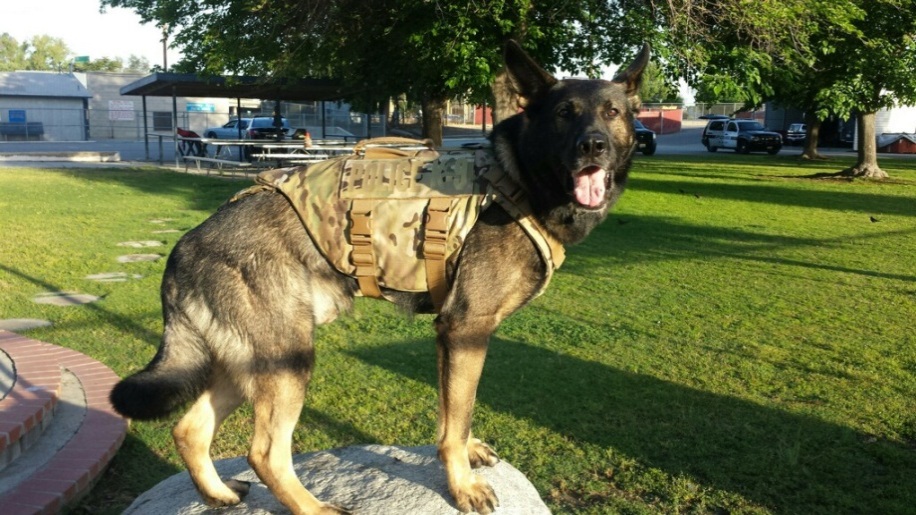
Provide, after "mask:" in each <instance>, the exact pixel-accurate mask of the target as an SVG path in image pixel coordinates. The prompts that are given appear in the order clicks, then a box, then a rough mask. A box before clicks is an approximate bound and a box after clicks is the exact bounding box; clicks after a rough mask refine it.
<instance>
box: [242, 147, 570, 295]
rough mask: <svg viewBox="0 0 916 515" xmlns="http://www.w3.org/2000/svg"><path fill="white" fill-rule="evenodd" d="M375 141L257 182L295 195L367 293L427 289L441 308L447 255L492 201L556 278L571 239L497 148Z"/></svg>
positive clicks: (309, 225)
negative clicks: (553, 232) (549, 224)
mask: <svg viewBox="0 0 916 515" xmlns="http://www.w3.org/2000/svg"><path fill="white" fill-rule="evenodd" d="M376 141H377V140H368V141H367V142H362V143H360V144H359V145H357V148H358V149H359V150H358V151H357V153H356V154H354V155H348V156H342V157H338V158H334V159H329V160H327V161H322V162H319V163H315V164H312V165H309V166H308V167H296V168H281V169H277V170H269V171H266V172H263V173H261V174H259V175H258V177H257V179H256V181H257V183H258V184H260V185H261V186H256V187H254V190H257V189H263V188H265V187H266V188H271V189H276V190H278V191H280V192H281V193H282V194H283V195H284V196H285V197H286V198H287V199H289V201H290V203H291V204H292V206H293V207H294V208H295V210H296V212H297V213H298V215H299V218H300V219H301V220H302V223H303V225H304V226H305V229H306V230H307V231H308V234H309V236H311V238H312V240H313V241H314V242H315V244H316V246H317V247H318V248H319V249H320V251H321V253H322V254H323V255H324V256H325V257H326V258H327V260H328V261H329V262H330V263H331V264H332V265H334V267H335V268H337V270H339V271H340V272H342V273H344V274H347V275H350V276H352V277H355V278H356V279H357V281H358V282H359V287H360V290H361V292H362V294H363V295H365V296H369V297H381V296H382V293H381V288H388V289H392V290H399V291H408V292H424V291H428V292H430V295H431V297H432V300H433V304H434V306H435V308H436V311H438V310H439V308H441V305H442V302H443V301H444V300H445V296H446V294H447V293H448V285H447V280H446V277H445V270H446V263H447V262H449V260H452V259H454V258H455V257H457V255H458V250H459V249H460V248H461V246H462V245H463V243H464V240H465V238H466V236H467V234H468V232H470V230H471V228H472V227H473V226H474V223H475V222H476V221H477V218H478V217H479V215H480V213H481V212H482V211H484V210H485V209H487V207H489V206H490V205H492V203H493V202H498V203H499V204H500V205H501V206H503V208H504V209H506V211H507V212H508V213H509V214H510V215H512V216H513V218H515V219H516V221H517V222H518V223H519V224H520V225H521V226H522V227H523V228H524V230H525V232H526V233H527V234H528V236H529V237H530V238H531V239H532V241H534V243H535V245H536V246H537V248H538V250H539V252H540V254H541V257H542V259H543V260H544V261H545V263H546V264H547V265H548V266H547V267H546V268H547V270H548V277H547V279H548V281H547V282H549V279H550V275H551V274H552V272H553V270H554V269H555V268H558V267H559V266H560V264H561V263H562V261H563V259H564V251H563V247H562V245H561V244H560V243H559V242H557V241H556V240H554V239H553V238H552V237H551V236H550V235H548V234H547V233H546V231H545V230H544V229H543V228H542V227H540V224H539V223H538V222H537V221H536V220H535V219H534V217H533V216H531V213H530V209H529V208H528V205H527V201H526V200H525V198H524V193H523V191H522V190H521V188H519V187H518V185H517V184H515V182H514V181H512V180H511V179H510V178H509V177H508V175H506V174H505V173H504V172H503V171H502V170H501V169H500V167H499V166H498V165H497V163H496V160H495V158H494V157H493V155H492V153H491V152H490V151H486V150H478V151H474V152H471V151H458V152H444V153H441V154H440V153H439V152H436V151H435V150H431V149H424V150H419V151H417V150H407V151H404V150H401V149H396V148H391V147H372V146H369V145H371V144H373V143H374V142H376ZM382 141H383V142H384V140H382ZM395 141H400V140H395ZM410 141H411V142H412V143H418V142H415V141H412V140H410ZM402 143H403V142H402ZM363 148H364V149H365V150H362V149H363ZM545 287H546V282H545Z"/></svg>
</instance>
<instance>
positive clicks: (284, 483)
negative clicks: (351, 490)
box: [111, 42, 649, 514]
mask: <svg viewBox="0 0 916 515" xmlns="http://www.w3.org/2000/svg"><path fill="white" fill-rule="evenodd" d="M648 60H649V49H648V46H645V47H643V49H642V51H641V52H640V54H639V55H638V56H637V58H636V59H635V61H634V62H633V64H631V65H630V66H629V67H628V68H626V69H625V70H623V71H622V72H621V73H619V74H618V75H617V77H616V78H615V79H614V80H612V81H603V80H574V79H569V80H557V79H556V78H554V77H553V76H551V75H550V74H548V73H547V72H546V71H544V70H543V69H542V68H541V67H540V66H539V65H538V64H536V63H535V62H534V61H533V60H532V59H531V58H530V57H529V56H528V55H527V54H526V53H525V52H524V51H523V50H522V49H521V47H520V46H519V45H518V44H517V43H515V42H509V43H508V44H507V46H506V49H505V61H506V66H507V70H508V73H509V76H510V78H511V79H512V82H513V83H514V85H515V88H516V90H517V93H518V94H519V98H520V104H521V105H522V107H523V109H522V110H521V111H520V112H519V113H518V114H516V115H514V116H512V117H510V118H508V119H506V120H504V121H503V122H501V123H499V124H498V125H496V126H495V127H494V129H493V132H492V136H491V141H492V147H493V150H494V155H495V157H496V159H497V161H498V163H499V164H500V166H502V168H503V169H504V170H505V171H506V172H507V173H508V174H509V176H510V177H512V178H513V179H514V180H515V181H516V182H517V183H518V184H519V185H521V187H522V188H523V190H524V191H525V192H526V193H527V196H528V200H529V202H530V204H531V209H532V212H533V215H534V216H535V218H536V219H537V221H538V222H540V225H541V226H542V227H544V228H546V230H547V231H548V232H549V233H550V234H551V235H552V236H553V238H555V239H556V240H559V241H560V242H561V243H563V244H564V245H569V244H574V243H577V242H579V241H581V240H582V239H583V238H585V237H586V236H587V235H588V234H589V233H590V232H591V231H592V229H594V228H595V227H596V226H597V225H598V224H599V223H601V222H602V221H603V220H604V219H605V217H606V216H607V212H608V209H609V208H610V207H611V206H612V205H613V204H614V202H616V200H617V198H618V197H619V195H620V194H621V192H622V191H623V188H624V185H625V183H626V181H627V174H628V170H629V168H630V161H631V157H632V154H633V149H634V145H635V143H636V139H635V134H634V129H633V118H634V114H635V112H636V111H637V110H638V108H639V99H638V96H637V92H638V89H639V84H640V80H641V75H642V71H643V69H644V68H645V66H646V64H647V63H648ZM548 266H550V265H549V264H547V263H545V262H544V260H543V259H542V258H541V257H540V254H539V252H538V250H537V249H536V247H535V245H534V244H533V243H532V240H531V239H530V238H529V237H528V236H527V235H526V233H525V232H524V231H523V229H522V228H521V227H520V226H519V224H518V223H515V222H514V219H513V218H512V217H511V216H510V215H509V214H508V213H507V212H506V211H505V210H503V209H502V207H501V206H500V205H498V204H492V205H491V206H489V207H488V208H487V209H486V210H485V211H484V212H483V213H481V215H480V217H479V219H478V221H477V223H476V225H475V226H474V227H473V229H471V231H470V232H469V233H468V235H467V237H466V239H465V243H464V246H463V247H462V248H461V250H460V255H459V256H458V258H457V259H455V260H453V262H450V266H449V268H448V269H447V278H448V294H447V296H446V297H445V300H444V303H443V305H442V307H441V309H440V310H439V312H438V315H437V316H436V318H435V322H434V325H435V330H436V346H437V349H438V368H439V418H438V431H437V435H438V442H437V443H438V454H439V458H440V460H441V462H442V463H443V466H444V468H445V471H446V474H447V477H448V489H449V492H450V493H451V495H452V496H453V498H454V503H455V506H456V507H457V508H458V509H459V510H461V511H462V512H469V511H476V512H479V513H490V512H491V511H492V510H494V509H495V508H496V506H498V501H497V497H496V494H495V493H494V492H493V489H492V488H491V487H490V486H489V485H488V484H487V482H486V481H485V480H484V479H482V478H481V477H480V476H478V475H476V474H473V473H472V469H473V468H476V467H480V466H484V465H487V466H492V465H494V464H496V463H497V462H498V461H499V457H498V456H497V454H496V453H495V452H494V451H493V449H491V448H490V447H489V446H488V445H487V444H485V443H483V442H482V441H480V440H478V439H476V438H474V437H473V436H472V435H471V414H472V411H473V406H474V402H475V396H476V390H477V384H478V381H479V379H480V375H481V370H482V368H483V364H484V357H485V355H486V352H487V345H488V343H489V339H490V335H491V334H493V332H494V331H495V330H496V328H497V327H498V326H499V324H500V323H501V322H502V321H503V320H504V319H505V318H506V317H508V316H509V315H511V314H512V313H514V312H515V311H516V310H518V309H519V308H521V307H522V306H524V305H525V304H526V303H528V302H529V301H530V300H531V299H532V298H533V297H534V296H535V295H536V294H537V293H538V292H539V291H540V290H541V288H542V286H544V284H545V282H546V280H547V278H548V272H549V270H548V269H547V267H548ZM357 292H358V286H357V281H356V280H355V279H354V278H352V277H350V276H347V275H344V274H342V273H340V272H338V271H337V270H336V269H335V268H333V267H332V266H331V265H330V264H329V263H328V261H327V260H326V259H325V258H324V257H323V256H322V254H321V253H320V252H319V251H318V250H317V249H316V247H315V245H314V243H313V242H312V240H311V239H310V238H309V237H308V236H307V233H305V231H304V229H303V226H302V222H301V221H300V219H299V218H298V217H297V215H296V214H295V212H294V211H293V209H292V207H291V206H290V204H289V202H288V201H287V199H286V198H285V197H284V196H283V195H281V194H280V193H278V192H276V191H269V192H261V193H258V194H252V195H247V196H244V197H242V198H241V199H239V200H237V201H235V202H231V203H228V204H227V205H225V206H224V207H222V208H221V209H220V210H219V211H217V212H216V213H215V214H213V215H212V216H211V217H210V218H209V219H208V220H206V221H205V222H203V223H202V224H201V225H200V226H198V227H196V228H195V229H192V230H191V231H189V232H188V233H187V234H185V235H184V236H183V237H182V238H181V240H180V241H179V242H178V243H177V245H176V246H175V248H174V250H173V251H172V253H171V255H170V256H169V259H168V262H167V265H166V269H165V274H164V277H163V280H162V291H161V296H162V308H163V317H164V323H165V330H164V334H163V336H162V343H161V345H160V347H159V350H158V352H157V353H156V356H155V357H154V358H153V360H152V361H151V362H150V363H149V364H148V365H147V366H146V368H145V369H143V370H142V371H140V372H138V373H136V374H134V375H132V376H130V377H128V378H126V379H124V380H122V381H121V382H120V383H118V384H117V386H115V388H114V389H113V390H112V393H111V402H112V404H113V405H114V407H115V408H116V409H117V410H118V411H119V412H120V413H121V414H123V415H124V416H126V417H129V418H133V419H140V420H147V419H156V418H161V417H164V416H166V415H167V414H169V413H170V412H172V411H175V410H176V409H178V408H179V407H181V406H182V405H183V404H185V403H187V402H193V404H192V405H191V407H190V408H189V409H188V411H187V413H186V414H185V415H184V417H183V418H182V419H181V420H180V421H179V422H178V424H177V425H176V426H175V428H174V430H173V432H172V433H173V436H174V439H175V444H176V445H177V448H178V451H179V452H180V454H181V457H182V458H183V460H184V462H185V463H186V465H187V467H188V470H189V472H190V475H191V478H192V479H193V481H194V484H195V486H196V487H197V489H198V491H199V492H200V494H201V495H202V496H203V498H204V500H205V501H206V502H207V503H208V504H210V505H213V506H225V505H232V504H236V503H238V502H240V501H241V499H242V497H244V495H245V494H246V493H247V491H248V485H247V484H244V483H242V482H239V481H234V480H229V481H225V482H224V481H223V480H221V479H220V477H219V476H218V475H217V472H216V468H215V467H214V465H213V462H212V460H211V458H210V454H209V450H210V444H211V442H212V440H213V437H214V435H215V433H216V431H217V429H218V428H219V426H220V424H221V423H222V421H223V420H224V419H225V418H226V417H227V416H228V415H229V414H230V413H231V412H232V411H233V410H235V408H237V407H238V406H239V405H240V404H241V403H242V402H244V401H249V402H251V403H252V405H253V409H254V433H253V437H252V442H251V448H250V451H249V454H248V462H249V463H250V464H251V467H252V468H253V469H254V471H255V472H256V473H257V475H258V477H259V478H260V479H261V480H262V481H263V482H264V484H265V485H266V486H267V487H268V488H269V489H270V490H271V492H273V494H274V495H275V496H276V497H277V498H278V499H279V501H280V502H281V503H283V505H284V506H286V507H288V508H289V509H290V511H292V513H296V514H317V513H321V514H327V513H347V511H346V510H344V509H343V508H339V507H335V506H332V505H330V504H328V503H324V502H321V501H319V500H318V499H316V498H315V497H314V496H313V495H312V494H311V493H309V491H308V490H306V488H305V487H303V485H302V484H301V482H300V481H299V480H298V478H297V477H296V475H295V474H294V471H293V467H292V456H291V441H292V434H293V430H294V428H295V426H296V423H297V421H298V420H299V414H300V412H301V410H302V405H303V401H304V398H305V393H306V387H307V385H308V383H309V378H310V374H311V370H312V365H313V363H314V344H313V334H314V329H315V326H317V325H319V324H324V323H328V322H331V321H332V320H334V319H335V318H336V317H337V316H338V314H340V313H341V312H346V311H348V310H349V309H350V308H351V307H352V303H353V298H354V296H356V295H357ZM383 293H384V297H385V298H386V299H387V300H390V301H392V302H395V303H397V304H399V305H401V306H403V307H404V308H406V309H408V310H412V311H414V312H429V311H430V310H431V307H432V304H431V300H430V296H429V294H428V293H404V292H395V291H390V290H387V291H384V292H383Z"/></svg>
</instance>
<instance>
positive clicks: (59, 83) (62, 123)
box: [0, 71, 92, 141]
mask: <svg viewBox="0 0 916 515" xmlns="http://www.w3.org/2000/svg"><path fill="white" fill-rule="evenodd" d="M91 98H92V95H91V94H90V93H89V90H88V89H87V88H86V85H85V84H84V83H83V82H80V81H79V80H78V79H77V77H76V76H74V75H73V74H71V73H56V72H33V71H29V72H0V140H35V139H41V140H47V141H81V140H85V139H88V131H89V125H88V120H87V118H86V112H87V109H88V106H89V99H91Z"/></svg>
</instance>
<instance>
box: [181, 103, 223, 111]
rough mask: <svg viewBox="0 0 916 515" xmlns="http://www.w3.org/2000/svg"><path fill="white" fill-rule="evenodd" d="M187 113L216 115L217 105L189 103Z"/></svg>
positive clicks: (186, 107)
mask: <svg viewBox="0 0 916 515" xmlns="http://www.w3.org/2000/svg"><path fill="white" fill-rule="evenodd" d="M185 111H187V112H189V113H215V112H216V105H215V104H211V103H209V102H188V103H187V104H186V105H185Z"/></svg>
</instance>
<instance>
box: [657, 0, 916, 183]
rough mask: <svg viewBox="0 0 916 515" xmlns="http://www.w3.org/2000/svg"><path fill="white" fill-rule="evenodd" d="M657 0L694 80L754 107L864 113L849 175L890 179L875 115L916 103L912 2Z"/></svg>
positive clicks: (668, 35)
mask: <svg viewBox="0 0 916 515" xmlns="http://www.w3.org/2000/svg"><path fill="white" fill-rule="evenodd" d="M650 1H651V2H652V4H653V5H654V6H655V7H656V9H657V10H658V12H659V20H660V21H659V23H660V25H661V26H662V27H664V31H663V32H664V38H665V40H666V41H667V42H668V45H669V46H670V48H672V49H674V50H673V52H672V54H673V57H674V59H673V60H674V61H675V62H676V63H677V65H678V66H679V68H680V69H681V70H682V71H683V72H684V75H685V76H686V77H687V80H688V83H690V84H691V85H694V86H695V87H696V85H697V84H702V83H705V84H706V85H707V90H709V91H712V92H714V93H715V94H717V95H718V94H721V95H727V96H737V97H739V98H741V99H742V100H743V101H744V102H745V103H746V104H748V105H758V104H760V103H761V102H763V101H764V100H768V99H773V98H780V99H782V101H783V102H786V101H787V100H789V99H790V98H791V97H793V96H794V97H795V99H796V100H797V101H798V102H799V103H800V104H804V105H802V106H800V107H803V108H804V110H805V111H806V112H810V113H812V114H809V117H811V116H816V118H817V120H823V119H824V118H826V117H827V116H829V115H835V116H838V117H841V118H847V117H849V116H850V115H851V114H852V113H858V114H857V119H858V127H859V142H860V145H859V154H858V162H857V163H856V165H855V166H853V167H852V168H850V169H847V170H844V171H843V172H842V173H843V174H845V175H850V176H864V177H884V176H886V174H885V173H884V172H883V171H882V170H881V169H880V167H878V164H877V151H876V148H875V147H876V145H875V134H874V114H875V112H876V111H877V110H878V109H881V108H886V107H892V106H894V105H898V104H900V103H904V104H911V103H914V102H916V43H914V36H916V10H914V5H913V2H912V0H782V1H780V2H758V3H755V4H754V9H747V2H746V1H744V0H650ZM813 119H814V118H809V120H813ZM812 126H813V127H814V128H816V127H817V125H816V124H814V123H812ZM809 144H814V143H809ZM815 152H816V150H815Z"/></svg>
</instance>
